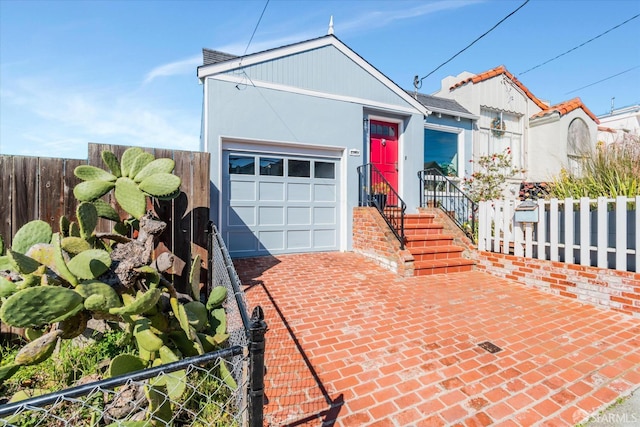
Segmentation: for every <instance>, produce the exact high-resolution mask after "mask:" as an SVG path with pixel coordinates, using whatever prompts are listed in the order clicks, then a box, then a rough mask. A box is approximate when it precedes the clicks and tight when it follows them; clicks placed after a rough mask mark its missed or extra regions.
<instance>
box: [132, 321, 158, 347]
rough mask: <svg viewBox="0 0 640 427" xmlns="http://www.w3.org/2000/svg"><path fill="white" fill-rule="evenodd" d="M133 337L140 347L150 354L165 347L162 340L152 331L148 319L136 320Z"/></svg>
mask: <svg viewBox="0 0 640 427" xmlns="http://www.w3.org/2000/svg"><path fill="white" fill-rule="evenodd" d="M133 336H134V337H135V339H136V342H137V343H138V347H142V348H144V349H145V350H147V351H150V352H154V351H158V350H160V347H162V346H163V345H164V342H163V341H162V339H161V338H160V337H158V336H157V335H156V334H154V333H153V332H152V331H151V322H150V321H149V319H147V318H146V317H141V318H139V319H138V320H136V322H135V325H134V327H133Z"/></svg>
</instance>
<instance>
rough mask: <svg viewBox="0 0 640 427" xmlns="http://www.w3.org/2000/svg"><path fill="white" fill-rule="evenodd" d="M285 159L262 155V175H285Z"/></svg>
mask: <svg viewBox="0 0 640 427" xmlns="http://www.w3.org/2000/svg"><path fill="white" fill-rule="evenodd" d="M283 174H284V159H276V158H271V157H260V175H269V176H283Z"/></svg>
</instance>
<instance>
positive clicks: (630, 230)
mask: <svg viewBox="0 0 640 427" xmlns="http://www.w3.org/2000/svg"><path fill="white" fill-rule="evenodd" d="M520 203H521V202H520V201H518V200H494V201H487V202H480V206H479V215H478V219H479V223H478V249H479V250H484V251H490V252H500V253H504V254H512V255H516V256H523V257H528V258H537V259H541V260H550V261H559V262H564V263H567V264H580V265H585V266H592V267H601V268H611V269H616V270H621V271H635V272H639V271H640V230H639V229H640V196H636V197H635V198H626V197H617V198H615V199H607V198H605V197H601V198H598V199H589V198H586V197H585V198H581V199H571V198H568V199H564V200H558V199H551V200H538V201H537V202H536V203H537V213H538V215H537V217H538V218H537V219H538V222H518V221H516V219H519V218H518V217H520V213H519V212H518V213H517V212H516V209H517V207H518V206H519V205H520Z"/></svg>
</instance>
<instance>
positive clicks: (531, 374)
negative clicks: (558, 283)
mask: <svg viewBox="0 0 640 427" xmlns="http://www.w3.org/2000/svg"><path fill="white" fill-rule="evenodd" d="M235 263H236V268H237V270H238V274H239V275H240V277H241V280H242V281H243V283H244V284H245V285H247V287H246V293H247V299H248V301H249V303H250V305H251V307H253V306H255V305H258V304H260V305H262V307H263V309H264V311H265V317H266V321H267V323H268V326H269V331H268V332H267V335H266V339H267V353H266V364H267V369H268V370H267V375H266V378H265V380H266V395H267V399H268V403H267V405H266V407H265V423H266V424H267V425H271V426H284V425H291V426H293V425H308V426H321V425H338V426H395V427H400V426H416V427H418V426H442V425H463V426H476V425H482V426H485V425H504V426H530V425H534V424H535V425H548V426H555V425H560V426H561V425H572V424H575V423H578V422H581V421H583V420H584V419H586V418H587V417H588V415H589V414H593V413H597V412H598V411H599V410H601V409H603V408H605V407H606V406H608V405H610V404H611V403H613V402H614V401H615V399H616V398H617V397H619V396H621V395H628V394H629V393H631V392H632V391H633V390H634V389H636V388H637V387H638V386H639V385H640V384H639V383H640V319H634V318H631V317H629V316H625V315H623V314H620V313H616V312H612V311H603V310H600V309H597V308H594V307H591V306H588V305H582V304H580V303H578V302H576V301H573V300H569V299H565V298H561V297H557V296H554V295H550V294H546V293H542V292H540V291H537V290H533V289H531V288H527V287H525V286H523V285H521V284H519V283H517V282H514V281H510V280H505V279H500V278H496V277H493V276H490V275H488V274H486V273H483V272H467V273H456V274H449V275H437V276H427V277H410V278H403V277H399V276H397V275H395V274H394V273H392V272H389V271H387V270H384V269H382V268H381V267H378V266H377V265H375V264H374V263H372V262H370V261H368V260H367V259H366V258H364V257H362V256H360V255H357V254H354V253H318V254H299V255H287V256H281V257H278V258H274V257H263V258H253V259H242V260H236V261H235ZM484 341H490V342H492V343H493V344H495V345H497V346H498V347H500V348H502V351H500V352H498V353H495V354H491V353H488V352H487V351H485V350H483V349H481V348H480V347H478V346H477V344H479V343H481V342H484Z"/></svg>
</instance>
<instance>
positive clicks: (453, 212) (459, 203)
mask: <svg viewBox="0 0 640 427" xmlns="http://www.w3.org/2000/svg"><path fill="white" fill-rule="evenodd" d="M418 179H419V180H420V206H422V207H434V208H440V209H441V210H442V211H444V212H445V213H446V214H447V215H448V216H449V217H450V218H451V219H452V220H453V221H454V222H455V223H456V225H457V226H458V227H459V228H460V229H461V230H462V231H464V233H465V234H466V235H467V236H468V237H469V238H470V239H471V240H472V241H474V242H475V241H476V232H477V229H478V225H477V224H478V223H477V221H478V204H477V203H476V202H474V201H473V200H471V199H470V198H469V196H467V195H466V194H465V192H464V191H462V190H461V189H460V188H459V187H458V186H457V185H456V184H455V183H454V182H453V181H452V180H451V179H449V178H448V177H447V176H445V175H444V174H443V173H442V172H441V171H440V170H438V169H435V168H431V169H426V170H422V171H420V172H418Z"/></svg>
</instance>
